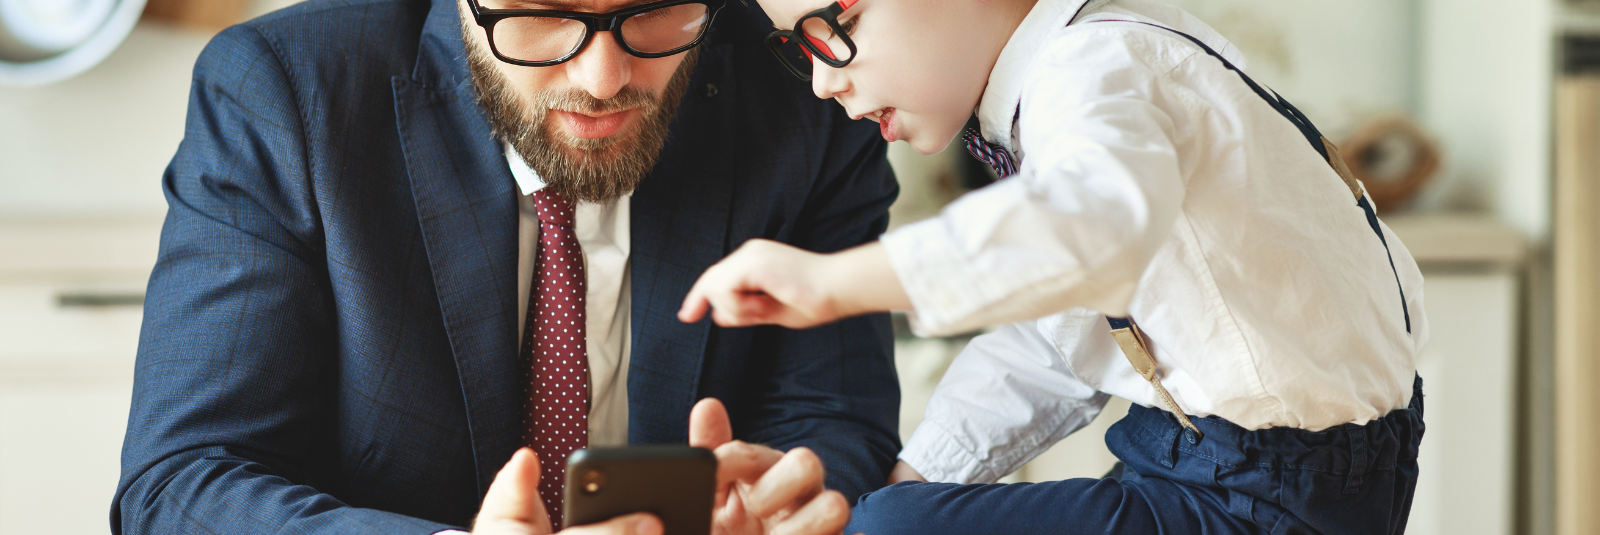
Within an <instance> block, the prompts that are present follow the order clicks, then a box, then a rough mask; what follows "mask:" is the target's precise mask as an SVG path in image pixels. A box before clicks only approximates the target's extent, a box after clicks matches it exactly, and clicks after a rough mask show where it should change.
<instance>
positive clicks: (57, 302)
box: [0, 220, 160, 535]
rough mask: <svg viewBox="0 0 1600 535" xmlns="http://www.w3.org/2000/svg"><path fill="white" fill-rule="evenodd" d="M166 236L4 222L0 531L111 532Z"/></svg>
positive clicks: (152, 228)
mask: <svg viewBox="0 0 1600 535" xmlns="http://www.w3.org/2000/svg"><path fill="white" fill-rule="evenodd" d="M159 230H160V222H159V221H151V220H136V221H114V222H101V223H73V224H61V223H56V224H23V223H16V222H11V223H7V224H0V533H4V534H10V533H17V534H24V533H58V534H66V535H76V534H85V535H88V534H100V533H106V532H107V530H108V527H107V526H108V524H107V521H108V520H107V519H108V514H109V511H110V506H111V496H112V493H113V492H114V491H115V488H116V483H117V476H118V473H119V459H120V454H121V449H122V436H123V430H124V429H125V428H126V426H127V419H128V404H129V400H130V399H131V397H132V391H133V361H134V352H135V350H136V347H137V344H138V340H139V323H140V319H141V308H140V307H139V306H138V302H139V300H140V299H141V298H142V295H143V293H144V283H145V279H146V278H147V277H148V276H149V273H150V268H151V266H152V265H153V264H154V261H155V252H156V243H157V236H158V234H159Z"/></svg>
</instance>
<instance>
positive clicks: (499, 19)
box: [467, 0, 726, 67]
mask: <svg viewBox="0 0 1600 535" xmlns="http://www.w3.org/2000/svg"><path fill="white" fill-rule="evenodd" d="M725 3H726V0H665V1H662V2H651V3H648V4H644V5H640V6H635V7H630V8H628V9H623V10H618V11H612V12H610V13H585V12H581V11H559V10H553V9H487V8H484V7H482V6H479V5H478V0H472V1H470V2H467V4H468V5H470V6H472V18H473V19H474V20H475V21H477V23H478V25H479V26H482V27H483V31H484V32H485V33H487V34H488V35H489V49H490V50H491V51H493V52H494V55H495V57H496V58H500V61H504V62H506V63H510V64H512V65H522V66H525V67H548V66H551V65H556V64H560V63H562V62H565V61H567V60H570V59H572V58H574V57H576V56H577V55H578V53H579V52H582V51H583V49H584V47H587V46H589V41H591V40H593V39H594V33H595V32H612V36H613V37H616V39H617V44H620V45H622V49H623V50H626V51H627V52H628V53H629V54H632V55H634V56H637V57H641V58H660V57H665V56H671V55H673V54H677V53H679V52H683V51H685V50H688V49H690V48H694V46H695V45H697V44H700V40H701V39H703V38H705V35H706V28H709V27H710V26H711V21H712V19H715V18H716V16H717V11H719V10H721V9H722V6H723V5H724V4H725Z"/></svg>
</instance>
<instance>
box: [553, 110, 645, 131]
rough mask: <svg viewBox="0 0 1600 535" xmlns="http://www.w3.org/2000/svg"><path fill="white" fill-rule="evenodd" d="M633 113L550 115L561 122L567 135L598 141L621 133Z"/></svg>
mask: <svg viewBox="0 0 1600 535" xmlns="http://www.w3.org/2000/svg"><path fill="white" fill-rule="evenodd" d="M635 111H636V109H634V108H630V109H626V110H622V111H619V112H613V113H608V114H605V115H598V116H592V115H584V114H582V113H577V112H570V111H563V110H550V113H551V114H552V115H555V116H556V117H557V118H558V119H560V120H561V124H562V125H563V126H565V127H566V129H567V132H568V133H570V134H572V135H574V136H577V137H581V138H585V139H598V138H603V137H611V136H612V135H614V134H616V133H617V132H618V131H621V130H622V127H623V126H624V125H626V124H628V119H629V118H631V117H633V115H634V112H635Z"/></svg>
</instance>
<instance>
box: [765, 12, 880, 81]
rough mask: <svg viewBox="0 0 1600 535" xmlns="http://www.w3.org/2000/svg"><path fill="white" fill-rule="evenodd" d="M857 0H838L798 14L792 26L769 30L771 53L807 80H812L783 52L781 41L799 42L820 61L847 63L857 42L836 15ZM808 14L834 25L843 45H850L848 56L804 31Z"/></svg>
mask: <svg viewBox="0 0 1600 535" xmlns="http://www.w3.org/2000/svg"><path fill="white" fill-rule="evenodd" d="M857 1H859V0H839V1H837V2H834V3H832V4H829V5H828V6H827V7H824V8H822V9H818V10H815V11H812V12H810V13H806V14H805V15H804V16H802V17H800V20H798V21H795V23H794V26H793V28H794V29H792V30H778V31H775V32H772V33H771V34H768V35H767V39H766V42H767V49H768V50H770V51H772V54H773V55H774V56H777V58H778V61H779V62H780V63H783V66H784V67H788V69H789V72H791V73H794V75H795V76H797V77H799V78H800V79H801V80H805V81H808V82H809V81H811V74H810V73H807V72H804V71H802V70H801V68H800V67H796V66H795V65H794V63H792V62H790V61H789V60H788V59H787V58H786V57H785V56H784V54H783V45H784V44H786V43H788V42H789V41H791V40H793V41H794V42H795V44H797V45H799V46H800V51H801V53H803V54H805V56H806V59H808V60H817V61H821V62H822V63H823V64H825V65H827V66H829V67H833V68H835V69H837V68H840V67H844V66H845V65H849V64H850V61H851V60H853V59H855V57H856V43H855V41H852V40H850V36H849V35H846V34H845V32H844V28H843V27H842V26H840V25H839V15H840V14H842V13H844V12H845V10H847V9H850V6H853V5H855V4H856V2H857ZM811 18H816V19H821V20H822V21H823V22H824V23H827V25H828V27H829V28H832V29H833V34H834V35H836V36H838V37H839V40H840V41H841V42H843V43H844V46H845V48H848V49H850V56H849V57H846V58H845V59H842V60H841V59H838V57H837V56H835V55H834V52H833V49H832V48H831V47H829V46H828V44H827V43H824V42H823V41H822V40H821V39H818V38H816V37H812V36H811V35H809V34H806V33H805V31H804V29H803V28H804V27H805V23H806V19H811Z"/></svg>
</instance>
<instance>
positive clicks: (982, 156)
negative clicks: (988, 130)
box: [961, 128, 1017, 178]
mask: <svg viewBox="0 0 1600 535" xmlns="http://www.w3.org/2000/svg"><path fill="white" fill-rule="evenodd" d="M961 138H962V139H963V140H964V141H966V144H967V152H970V153H972V157H973V158H977V159H978V161H980V162H983V163H986V164H989V167H993V168H994V173H995V174H996V175H999V176H1000V178H1005V177H1008V176H1011V175H1014V174H1017V162H1016V159H1015V158H1012V157H1011V152H1009V151H1007V150H1006V149H1005V147H1001V146H999V145H996V144H994V143H990V142H988V141H986V140H984V139H983V134H980V133H978V130H977V129H975V128H968V129H967V132H966V133H965V134H963V135H962V136H961Z"/></svg>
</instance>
